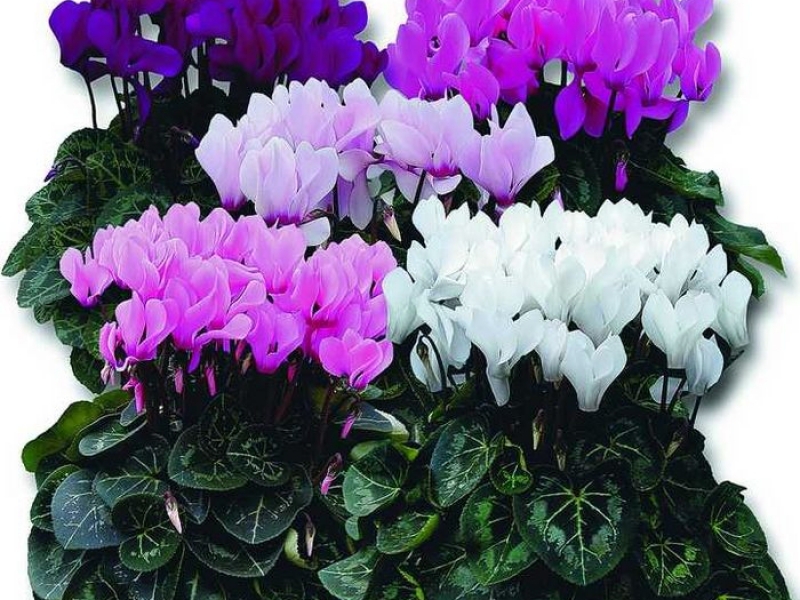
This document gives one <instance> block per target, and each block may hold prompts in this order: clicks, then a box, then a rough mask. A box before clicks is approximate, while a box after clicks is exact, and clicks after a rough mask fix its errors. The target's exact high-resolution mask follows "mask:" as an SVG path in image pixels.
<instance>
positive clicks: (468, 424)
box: [431, 417, 498, 507]
mask: <svg viewBox="0 0 800 600" xmlns="http://www.w3.org/2000/svg"><path fill="white" fill-rule="evenodd" d="M489 436H490V434H489V427H488V425H487V423H486V421H485V420H483V419H482V418H479V417H474V418H473V417H465V418H462V419H459V420H457V421H453V422H452V423H450V424H449V425H448V426H447V427H445V429H444V431H443V432H442V434H441V436H440V437H439V440H438V442H437V443H436V447H435V448H434V451H433V456H432V457H431V483H432V487H433V492H434V495H435V497H436V499H437V501H438V503H439V505H440V506H443V507H449V506H453V505H454V504H456V503H457V502H459V501H460V500H462V499H463V498H464V497H465V496H466V495H467V494H469V493H470V492H472V491H473V490H474V489H475V488H477V487H478V485H479V484H480V483H481V481H482V480H483V478H484V477H485V476H486V475H487V473H488V472H489V469H490V468H491V466H492V463H494V460H495V458H496V457H497V453H498V448H497V443H496V442H494V441H492V439H491V438H490V437H489Z"/></svg>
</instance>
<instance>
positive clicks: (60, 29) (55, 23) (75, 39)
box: [50, 0, 106, 81]
mask: <svg viewBox="0 0 800 600" xmlns="http://www.w3.org/2000/svg"><path fill="white" fill-rule="evenodd" d="M91 14H92V7H91V5H90V4H87V3H80V4H78V3H77V2H73V1H72V0H66V1H65V2H62V3H61V4H59V5H58V6H57V7H56V9H55V10H54V11H53V14H52V15H51V16H50V29H52V31H53V34H55V36H56V39H57V40H58V45H59V46H60V48H61V64H63V65H64V66H65V67H67V68H69V69H72V70H74V71H77V72H79V73H81V74H82V75H83V76H84V77H85V78H87V79H88V80H89V81H93V80H95V79H97V78H98V77H101V76H102V75H104V74H105V72H106V70H105V67H104V66H103V65H101V64H98V63H95V62H92V61H91V60H90V58H91V57H92V55H93V54H94V53H95V50H94V45H93V44H92V41H91V40H90V39H89V31H88V26H89V17H90V16H91Z"/></svg>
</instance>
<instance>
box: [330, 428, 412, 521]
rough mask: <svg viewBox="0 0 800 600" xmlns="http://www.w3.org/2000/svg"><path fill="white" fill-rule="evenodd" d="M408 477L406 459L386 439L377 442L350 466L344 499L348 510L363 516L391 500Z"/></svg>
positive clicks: (388, 503)
mask: <svg viewBox="0 0 800 600" xmlns="http://www.w3.org/2000/svg"><path fill="white" fill-rule="evenodd" d="M407 477H408V461H407V460H406V459H405V457H404V456H403V455H402V454H400V453H399V452H398V451H397V450H395V449H394V447H393V446H392V445H391V444H389V443H384V444H378V445H377V446H375V447H374V448H373V449H372V450H371V451H370V452H369V453H368V454H367V455H366V456H364V457H363V458H361V459H360V460H359V461H357V462H356V463H355V464H354V465H352V466H351V467H350V468H349V469H347V473H346V474H345V478H344V486H343V493H344V503H345V506H346V507H347V510H348V511H349V512H350V514H352V515H355V516H357V517H366V516H368V515H371V514H372V513H374V512H376V511H378V510H380V509H381V508H383V507H385V506H388V505H390V504H392V503H393V502H394V501H395V500H396V499H397V498H398V497H399V496H400V493H401V491H402V489H403V484H404V483H405V481H406V478H407Z"/></svg>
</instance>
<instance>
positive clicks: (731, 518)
mask: <svg viewBox="0 0 800 600" xmlns="http://www.w3.org/2000/svg"><path fill="white" fill-rule="evenodd" d="M743 491H744V488H741V487H739V486H737V485H734V484H732V483H723V484H721V485H720V486H719V487H718V488H717V489H716V490H715V491H714V493H713V494H712V496H711V498H710V499H709V507H708V511H709V522H710V524H711V532H712V533H713V534H714V539H715V540H716V542H717V543H718V544H719V545H720V547H721V548H722V549H723V550H724V551H725V552H727V553H728V554H732V555H733V556H739V557H741V558H750V559H760V558H764V557H765V556H766V554H767V550H768V549H769V548H768V546H767V537H766V535H764V530H763V529H761V525H759V523H758V519H756V516H755V515H754V514H753V511H751V510H750V509H749V508H748V507H747V505H746V504H745V503H744V496H743V495H742V492H743Z"/></svg>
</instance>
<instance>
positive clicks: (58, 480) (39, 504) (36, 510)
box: [31, 465, 80, 533]
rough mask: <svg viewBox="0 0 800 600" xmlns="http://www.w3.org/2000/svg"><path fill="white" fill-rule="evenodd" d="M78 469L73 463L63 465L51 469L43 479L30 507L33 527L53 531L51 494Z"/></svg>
mask: <svg viewBox="0 0 800 600" xmlns="http://www.w3.org/2000/svg"><path fill="white" fill-rule="evenodd" d="M78 471H80V468H78V467H76V466H75V465H64V466H63V467H59V468H58V469H56V470H55V471H53V473H52V474H51V475H50V476H49V477H48V478H47V479H45V480H44V483H42V485H41V486H40V487H39V491H38V492H37V494H36V498H35V499H34V501H33V506H32V507H31V523H33V526H34V527H36V528H37V529H41V530H43V531H49V532H50V533H52V532H53V515H52V513H51V509H52V504H53V495H54V494H55V493H56V490H57V489H58V488H59V486H60V485H61V484H62V483H64V480H65V479H66V478H67V477H69V476H70V475H72V474H73V473H76V472H78Z"/></svg>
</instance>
